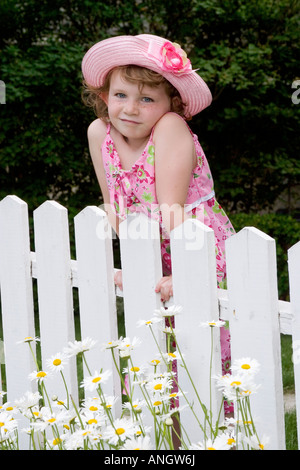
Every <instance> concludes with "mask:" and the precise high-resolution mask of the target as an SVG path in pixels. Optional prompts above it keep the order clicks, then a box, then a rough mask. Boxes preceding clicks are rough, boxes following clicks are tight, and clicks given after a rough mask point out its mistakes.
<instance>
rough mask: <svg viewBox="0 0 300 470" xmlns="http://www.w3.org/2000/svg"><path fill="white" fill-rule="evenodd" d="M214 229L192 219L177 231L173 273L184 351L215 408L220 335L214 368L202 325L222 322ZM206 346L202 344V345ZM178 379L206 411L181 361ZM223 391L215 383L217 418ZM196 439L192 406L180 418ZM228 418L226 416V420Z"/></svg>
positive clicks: (197, 406)
mask: <svg viewBox="0 0 300 470" xmlns="http://www.w3.org/2000/svg"><path fill="white" fill-rule="evenodd" d="M214 251H215V238H214V232H213V230H211V229H210V228H208V227H207V226H205V225H204V224H202V223H201V222H199V221H197V220H193V219H190V220H187V221H186V222H184V224H183V225H181V226H178V227H176V228H175V229H174V230H173V231H172V234H171V255H172V273H173V287H174V303H175V304H176V305H180V306H181V307H182V312H181V313H180V314H179V315H178V316H175V329H176V337H177V340H178V344H179V347H180V349H181V351H182V353H183V355H184V358H185V361H186V364H187V367H188V370H189V372H190V374H191V376H192V378H193V382H194V385H195V387H196V389H197V390H198V393H199V395H200V398H201V401H202V403H203V404H204V405H205V406H206V407H207V409H208V410H209V409H210V373H212V375H215V374H220V373H221V359H220V333H219V329H214V332H213V333H214V343H213V362H212V371H210V357H211V331H210V328H202V327H200V324H201V323H202V322H207V321H211V320H218V317H219V312H218V298H217V281H216V258H215V254H214ZM200 345H201V347H200ZM178 381H179V383H180V387H181V389H182V390H183V391H185V392H187V399H190V400H194V407H193V409H194V411H195V412H196V414H197V415H198V416H200V417H201V421H202V422H203V413H202V410H201V406H200V404H199V403H198V402H197V400H196V398H194V397H195V393H194V390H193V386H192V384H191V382H190V381H189V379H188V377H187V375H186V373H185V372H184V371H182V369H181V367H180V361H179V363H178ZM220 404H221V395H220V393H219V392H218V391H217V390H216V388H215V387H212V410H211V411H212V413H213V417H214V419H213V421H214V422H215V420H216V418H217V416H218V412H219V410H220ZM180 421H181V422H182V424H183V426H184V428H185V429H186V430H187V432H188V434H189V435H190V436H193V442H197V441H200V440H201V439H202V438H203V434H202V432H201V430H200V428H199V425H198V424H197V421H196V420H195V418H194V417H193V415H192V412H191V410H189V409H187V410H184V411H183V412H182V416H181V418H180ZM221 421H222V418H221Z"/></svg>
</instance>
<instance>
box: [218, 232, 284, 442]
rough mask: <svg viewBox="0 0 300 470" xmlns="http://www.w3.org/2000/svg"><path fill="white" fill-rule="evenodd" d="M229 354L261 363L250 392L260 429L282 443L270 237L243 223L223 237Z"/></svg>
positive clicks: (273, 260) (272, 243) (273, 254)
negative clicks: (253, 390)
mask: <svg viewBox="0 0 300 470" xmlns="http://www.w3.org/2000/svg"><path fill="white" fill-rule="evenodd" d="M226 256H227V275H228V296H229V299H230V300H229V303H230V308H229V323H230V332H231V351H232V359H233V360H234V359H240V358H246V357H251V358H254V359H256V360H257V361H258V362H259V363H260V365H261V369H260V372H259V373H258V375H257V378H256V382H257V383H258V384H261V388H260V389H259V392H258V393H257V394H256V395H254V396H253V398H252V400H253V401H252V409H253V414H254V416H259V423H258V426H257V427H258V431H259V434H260V435H263V434H266V435H268V436H269V437H270V441H271V446H272V448H273V449H278V450H280V449H284V447H285V430H284V405H283V388H282V375H281V357H280V354H281V350H280V329H279V316H278V294H277V270H276V250H275V241H274V240H273V239H272V238H271V237H269V236H268V235H266V234H264V233H263V232H261V231H260V230H258V229H256V228H253V227H251V228H244V229H243V230H241V231H240V232H239V233H238V234H235V235H234V236H232V237H230V238H229V239H228V240H227V241H226Z"/></svg>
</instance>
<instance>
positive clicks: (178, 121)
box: [153, 112, 193, 141]
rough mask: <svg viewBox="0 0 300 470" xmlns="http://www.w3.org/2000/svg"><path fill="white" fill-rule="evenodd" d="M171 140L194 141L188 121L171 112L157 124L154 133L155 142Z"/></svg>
mask: <svg viewBox="0 0 300 470" xmlns="http://www.w3.org/2000/svg"><path fill="white" fill-rule="evenodd" d="M160 138H163V139H166V138H167V139H168V138H169V139H170V140H173V141H178V140H179V141H180V140H182V139H186V140H193V136H192V133H191V130H190V128H189V126H188V124H187V123H186V121H185V120H184V119H183V118H182V117H180V116H179V115H178V114H176V113H173V112H169V113H166V114H164V115H163V116H162V117H161V118H160V119H159V120H158V121H157V123H156V125H155V129H154V132H153V140H159V139H160Z"/></svg>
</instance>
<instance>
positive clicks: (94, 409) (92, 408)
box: [90, 406, 98, 411]
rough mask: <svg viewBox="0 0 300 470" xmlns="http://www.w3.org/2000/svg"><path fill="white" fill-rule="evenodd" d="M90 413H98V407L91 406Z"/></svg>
mask: <svg viewBox="0 0 300 470" xmlns="http://www.w3.org/2000/svg"><path fill="white" fill-rule="evenodd" d="M90 411H98V408H97V406H90Z"/></svg>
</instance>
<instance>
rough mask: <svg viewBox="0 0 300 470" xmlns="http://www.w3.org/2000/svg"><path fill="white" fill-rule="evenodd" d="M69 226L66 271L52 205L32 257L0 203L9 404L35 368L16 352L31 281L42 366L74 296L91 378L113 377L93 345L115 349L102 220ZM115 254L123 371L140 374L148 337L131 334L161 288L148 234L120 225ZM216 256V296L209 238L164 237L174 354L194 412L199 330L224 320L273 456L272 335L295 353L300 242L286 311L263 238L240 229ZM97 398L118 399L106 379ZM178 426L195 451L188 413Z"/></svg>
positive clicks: (140, 223)
mask: <svg viewBox="0 0 300 470" xmlns="http://www.w3.org/2000/svg"><path fill="white" fill-rule="evenodd" d="M74 223H75V243H76V259H75V260H74V259H71V255H70V240H69V222H68V211H67V209H66V208H65V207H63V206H61V205H60V204H58V203H57V202H55V201H46V202H45V203H44V204H42V205H41V206H40V207H38V208H37V209H36V210H35V211H34V243H35V247H34V250H31V247H30V233H29V221H28V207H27V204H26V203H25V202H24V201H22V200H21V199H19V198H18V197H16V196H7V197H6V198H4V199H3V200H2V201H1V202H0V286H1V309H2V326H3V337H4V345H5V373H6V384H7V399H8V400H9V401H13V400H14V399H17V398H20V397H21V396H23V395H24V393H25V392H26V391H27V390H32V389H33V387H35V385H34V383H33V382H32V381H30V380H29V378H28V376H29V374H30V373H31V372H32V371H33V370H34V369H35V368H36V367H35V365H34V363H33V360H32V357H31V355H30V353H29V350H27V348H26V345H24V344H19V343H18V341H22V340H23V339H24V338H25V337H27V336H35V320H34V300H33V297H34V296H33V279H37V290H38V321H39V326H40V339H41V354H42V361H43V363H44V362H45V360H46V359H48V358H49V357H51V356H52V355H53V354H56V353H57V352H59V351H62V350H63V348H64V347H65V346H66V345H67V343H68V341H73V340H74V339H75V332H74V312H73V310H74V308H73V289H74V288H77V289H78V295H79V311H80V328H81V338H87V337H90V338H93V339H95V340H97V346H96V347H95V348H94V349H92V350H91V351H89V353H88V361H89V364H90V368H91V370H92V371H94V370H99V369H100V368H101V367H102V368H103V369H104V370H106V369H110V370H114V367H113V365H112V363H111V355H110V354H108V353H107V352H104V351H102V350H101V346H102V344H103V343H107V342H108V341H111V340H115V339H117V338H118V331H117V311H116V290H115V286H114V281H113V277H114V271H115V268H114V259H113V249H112V238H113V236H112V232H111V228H110V225H109V223H108V220H107V217H106V214H105V212H104V211H103V210H102V209H100V208H98V207H94V206H90V207H86V208H85V209H84V210H82V211H81V212H80V213H79V214H78V215H77V216H76V217H75V220H74ZM120 250H121V262H122V271H123V284H124V289H123V294H122V295H123V297H124V312H125V313H124V314H125V326H126V335H127V336H129V337H130V338H133V337H134V336H137V337H138V338H140V339H141V340H142V346H140V347H139V348H138V349H137V350H136V352H135V353H134V354H135V355H134V356H133V360H134V361H135V362H136V363H139V364H145V363H147V362H149V361H150V360H152V359H153V357H156V355H157V347H156V346H155V344H154V342H153V339H152V336H151V334H150V333H149V331H148V329H147V328H139V329H137V327H136V325H137V322H138V320H140V319H147V318H151V317H152V316H153V312H154V310H155V309H157V308H159V307H160V306H161V302H160V295H159V294H156V293H155V291H154V287H155V285H156V283H157V281H158V280H159V279H160V278H161V276H162V267H161V258H160V239H159V227H158V225H157V223H156V222H155V221H153V220H151V219H148V218H147V217H145V216H143V215H132V216H130V217H128V219H127V220H126V221H124V222H123V223H122V224H121V225H120ZM226 250H227V275H228V288H227V290H222V289H217V284H216V259H215V249H214V233H213V231H212V230H211V229H209V228H208V227H206V226H205V225H203V224H201V223H200V222H198V221H195V220H188V221H186V222H185V223H184V224H183V225H182V226H180V227H177V228H176V229H175V230H174V231H173V233H172V238H171V252H172V265H173V285H174V298H173V301H174V303H175V304H176V305H180V306H182V313H181V314H180V315H178V317H176V330H177V338H178V343H179V344H180V346H181V349H182V352H183V353H184V355H185V358H186V362H187V364H188V367H189V370H190V372H191V375H192V377H193V380H194V383H195V385H196V386H197V388H198V390H199V392H200V395H201V397H202V400H203V402H204V403H207V402H208V397H209V380H208V379H209V362H210V335H208V334H207V330H205V329H201V328H199V325H200V323H201V322H204V321H207V320H212V319H217V318H218V317H220V318H222V319H224V320H229V324H230V332H231V350H232V359H233V360H234V359H236V358H242V357H252V358H255V359H256V360H257V361H258V362H259V363H260V365H261V369H260V372H259V374H258V376H257V383H259V384H261V388H260V389H259V393H257V394H256V395H254V396H253V401H252V411H253V414H254V416H255V417H257V427H258V430H259V432H260V433H261V435H263V434H265V435H267V436H269V437H270V443H271V448H272V449H284V448H285V429H284V400H283V387H282V370H281V347H280V333H284V334H289V335H292V336H293V342H294V344H295V345H298V346H299V344H300V289H299V287H300V286H299V283H300V279H299V270H298V266H299V265H300V242H298V243H297V244H296V245H294V246H293V247H292V248H291V249H290V250H289V252H288V260H289V263H288V265H289V276H290V302H283V301H280V300H278V293H277V268H276V246H275V241H274V240H273V239H272V238H271V237H269V236H268V235H266V234H265V233H263V232H261V231H259V230H257V229H256V228H253V227H247V228H244V229H243V230H241V231H240V232H239V233H237V234H236V235H234V236H232V237H231V238H230V239H228V240H227V242H226ZM119 294H120V293H119ZM117 295H118V292H117ZM36 315H37V312H36ZM157 337H158V341H159V342H160V345H161V348H162V349H164V347H165V344H164V337H163V334H162V333H160V332H159V330H158V329H157ZM214 344H215V350H214V364H213V373H218V372H221V361H220V347H219V344H218V343H217V342H215V343H214ZM298 349H299V348H298ZM294 353H295V354H294V358H295V360H294V361H293V364H291V367H294V373H295V388H296V402H297V419H298V423H300V366H299V362H300V360H299V357H298V358H297V356H299V354H297V351H294ZM64 372H65V376H66V379H67V381H68V383H69V384H70V393H71V394H72V396H73V397H74V399H75V401H77V400H78V382H77V370H76V363H75V361H74V362H71V363H70V364H69V366H68V368H67V369H65V370H64ZM178 373H179V381H180V383H181V386H182V388H183V389H184V390H185V391H186V392H187V393H189V391H190V392H191V396H192V391H191V386H190V384H189V382H188V381H187V379H186V376H185V374H183V373H182V372H181V370H180V367H179V372H178ZM48 387H50V391H49V393H50V394H51V393H53V394H56V395H58V396H60V394H63V395H64V394H65V391H64V388H63V385H62V384H61V380H60V378H59V377H58V379H57V380H55V379H53V380H51V382H49V385H48ZM51 387H52V388H51ZM106 391H107V393H108V394H110V395H115V396H120V394H121V387H120V383H119V379H118V376H117V375H116V374H115V375H113V379H112V381H111V383H110V385H108V388H107V390H106ZM219 401H220V396H219V392H218V391H217V390H213V403H214V406H215V409H217V405H218V403H219ZM195 406H196V405H195ZM181 420H182V422H183V425H184V426H185V428H186V429H187V431H188V433H189V434H190V435H192V436H193V439H194V442H196V441H197V437H199V438H200V430H199V429H198V428H197V426H196V424H195V422H194V420H193V419H192V418H191V416H190V415H189V413H188V412H187V413H182V416H181ZM299 429H300V427H299ZM298 434H300V433H298ZM299 448H300V445H299Z"/></svg>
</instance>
